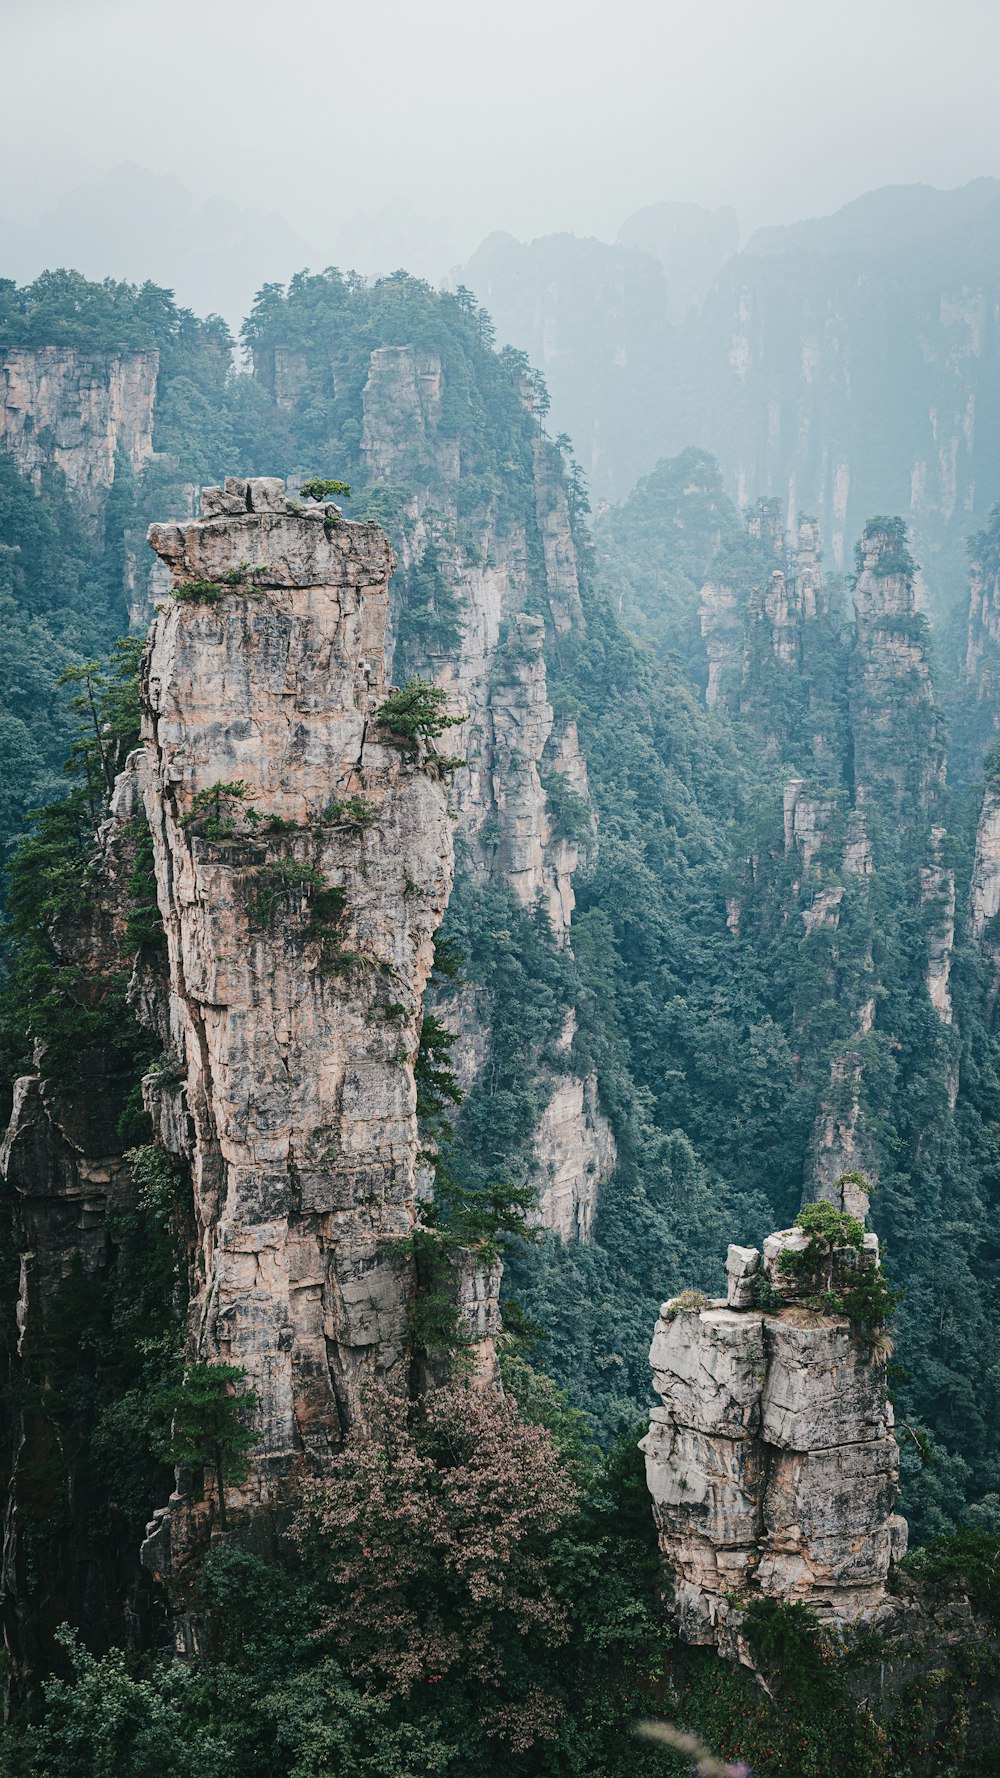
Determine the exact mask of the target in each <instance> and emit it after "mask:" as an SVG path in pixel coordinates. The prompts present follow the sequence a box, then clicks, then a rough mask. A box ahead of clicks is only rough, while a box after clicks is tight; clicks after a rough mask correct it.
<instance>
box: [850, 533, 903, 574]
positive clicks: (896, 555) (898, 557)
mask: <svg viewBox="0 0 1000 1778" xmlns="http://www.w3.org/2000/svg"><path fill="white" fill-rule="evenodd" d="M873 548H874V549H876V550H877V552H878V554H877V559H876V561H875V564H874V568H873V572H874V573H875V574H876V575H877V576H878V578H879V579H884V578H886V577H887V576H888V575H890V574H902V575H904V576H905V577H906V578H907V579H911V578H912V576H913V575H914V574H916V572H917V564H916V562H915V561H914V559H913V557H912V555H911V554H910V547H909V543H908V541H907V531H906V520H905V519H900V518H875V519H869V520H868V523H867V525H866V526H865V528H864V531H863V532H862V536H861V542H860V543H859V544H857V545H856V547H855V552H854V560H855V567H856V569H857V572H858V573H859V574H860V573H861V571H862V569H863V568H864V565H865V551H866V549H868V550H871V549H873Z"/></svg>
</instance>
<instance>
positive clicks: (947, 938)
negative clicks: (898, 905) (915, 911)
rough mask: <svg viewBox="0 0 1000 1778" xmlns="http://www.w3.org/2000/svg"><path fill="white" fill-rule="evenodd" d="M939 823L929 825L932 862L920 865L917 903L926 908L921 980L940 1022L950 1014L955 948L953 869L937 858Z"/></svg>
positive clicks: (948, 1019)
mask: <svg viewBox="0 0 1000 1778" xmlns="http://www.w3.org/2000/svg"><path fill="white" fill-rule="evenodd" d="M945 837H946V835H945V829H944V828H943V827H932V828H931V848H932V857H933V862H932V863H931V864H926V865H922V866H921V870H920V905H921V907H923V908H926V909H927V910H928V918H929V924H928V928H927V966H926V969H925V971H924V980H925V982H926V984H927V993H928V995H929V996H930V1003H931V1005H932V1006H933V1008H934V1011H935V1012H936V1013H937V1015H938V1018H939V1019H940V1020H941V1023H942V1024H943V1025H950V1024H951V1022H952V1019H953V1017H954V1014H953V1010H952V1004H951V959H952V953H953V951H954V948H955V872H954V870H953V869H952V868H951V866H950V865H945V864H942V862H941V847H942V845H943V843H944V840H945Z"/></svg>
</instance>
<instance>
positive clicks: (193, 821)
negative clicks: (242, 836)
mask: <svg viewBox="0 0 1000 1778" xmlns="http://www.w3.org/2000/svg"><path fill="white" fill-rule="evenodd" d="M249 794H250V791H249V787H248V786H247V785H246V784H245V783H244V782H243V779H242V778H238V779H235V780H229V781H225V782H224V781H223V780H222V779H221V778H220V779H217V780H216V782H215V783H214V784H209V785H206V787H205V789H204V790H196V791H195V794H194V796H193V797H192V798H191V807H190V809H189V810H188V812H187V814H186V815H185V816H184V819H183V821H182V823H181V825H182V827H188V828H190V829H191V830H192V831H193V832H194V833H196V834H197V835H198V836H199V838H200V839H205V840H215V841H218V840H228V839H231V838H232V836H233V834H234V833H235V832H236V829H237V823H238V821H240V820H243V821H245V820H246V819H247V817H248V814H249V811H247V810H245V809H244V808H243V807H242V805H243V804H244V803H245V801H246V798H247V797H248V795H249Z"/></svg>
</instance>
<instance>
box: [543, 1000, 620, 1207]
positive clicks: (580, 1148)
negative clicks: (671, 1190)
mask: <svg viewBox="0 0 1000 1778" xmlns="http://www.w3.org/2000/svg"><path fill="white" fill-rule="evenodd" d="M575 1035H576V1014H575V1013H572V1012H571V1013H570V1014H569V1017H568V1018H567V1020H566V1027H565V1029H564V1031H563V1032H562V1035H561V1037H560V1040H559V1046H558V1047H559V1049H560V1051H561V1052H562V1053H563V1054H564V1055H566V1054H568V1052H569V1049H570V1046H571V1045H572V1042H573V1038H574V1036H575ZM617 1160H618V1150H617V1144H616V1142H615V1138H614V1133H613V1131H612V1129H611V1125H610V1124H609V1122H608V1120H607V1118H606V1117H605V1115H604V1113H603V1111H602V1110H601V1108H600V1104H599V1101H598V1089H597V1076H596V1074H593V1073H591V1074H587V1075H585V1076H584V1077H583V1078H581V1077H580V1076H579V1075H577V1074H565V1075H562V1076H560V1077H559V1078H558V1079H557V1081H556V1084H555V1088H554V1090H553V1093H552V1097H551V1099H550V1100H549V1102H548V1105H547V1106H546V1107H545V1110H544V1112H543V1113H542V1117H541V1121H540V1122H539V1125H538V1129H537V1131H536V1133H535V1143H534V1154H533V1171H532V1174H531V1179H530V1183H531V1184H533V1185H534V1187H535V1190H536V1193H537V1197H538V1210H537V1221H538V1222H539V1223H540V1224H541V1225H542V1227H543V1228H547V1229H551V1230H552V1231H553V1233H554V1234H556V1235H558V1236H559V1239H560V1240H561V1241H572V1240H577V1239H578V1240H581V1241H585V1240H587V1239H588V1237H589V1236H590V1233H591V1231H592V1228H593V1223H594V1217H595V1215H596V1212H597V1195H598V1191H599V1189H600V1187H601V1186H602V1185H606V1184H607V1182H608V1180H609V1179H610V1178H611V1177H612V1175H613V1173H614V1170H615V1166H616V1164H617Z"/></svg>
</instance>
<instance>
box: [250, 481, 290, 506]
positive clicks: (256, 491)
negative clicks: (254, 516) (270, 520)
mask: <svg viewBox="0 0 1000 1778" xmlns="http://www.w3.org/2000/svg"><path fill="white" fill-rule="evenodd" d="M247 495H248V505H249V507H250V511H251V512H284V510H285V499H286V496H285V484H284V481H283V480H282V479H281V477H280V476H277V475H255V476H252V477H251V479H250V480H249V481H248V482H247Z"/></svg>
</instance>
